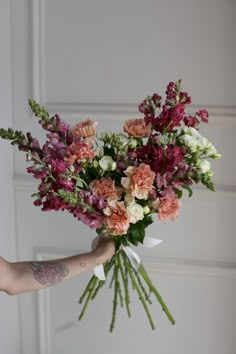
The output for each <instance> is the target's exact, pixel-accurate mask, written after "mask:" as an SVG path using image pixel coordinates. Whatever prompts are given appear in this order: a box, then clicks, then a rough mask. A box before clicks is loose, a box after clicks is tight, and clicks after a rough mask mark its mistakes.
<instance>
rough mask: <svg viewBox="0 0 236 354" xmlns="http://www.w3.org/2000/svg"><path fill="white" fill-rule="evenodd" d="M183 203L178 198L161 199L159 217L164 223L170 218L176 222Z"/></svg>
mask: <svg viewBox="0 0 236 354" xmlns="http://www.w3.org/2000/svg"><path fill="white" fill-rule="evenodd" d="M180 206H181V203H180V201H179V199H178V198H175V197H163V198H160V205H159V208H158V217H159V219H160V220H162V221H166V220H167V219H168V218H169V219H171V220H175V219H176V218H177V216H178V215H179V208H180Z"/></svg>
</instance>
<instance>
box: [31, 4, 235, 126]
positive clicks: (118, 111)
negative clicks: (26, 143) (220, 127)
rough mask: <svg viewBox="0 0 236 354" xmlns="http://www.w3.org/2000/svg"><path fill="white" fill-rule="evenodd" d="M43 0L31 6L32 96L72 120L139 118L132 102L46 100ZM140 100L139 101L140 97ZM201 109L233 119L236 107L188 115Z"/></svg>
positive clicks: (212, 107) (215, 107)
mask: <svg viewBox="0 0 236 354" xmlns="http://www.w3.org/2000/svg"><path fill="white" fill-rule="evenodd" d="M44 14H45V0H33V3H32V21H31V25H32V69H33V72H32V80H33V83H32V87H33V97H34V99H36V100H37V101H38V102H40V104H42V105H44V106H46V107H47V109H48V110H49V111H50V112H54V113H56V112H57V113H61V114H66V115H69V116H70V117H71V119H72V120H74V119H77V120H78V114H93V115H94V117H95V119H96V118H97V117H98V118H99V117H100V116H101V115H102V116H103V119H104V120H107V119H108V117H107V116H109V119H111V117H110V115H111V114H112V115H113V116H114V117H113V118H117V116H122V117H123V116H125V115H139V112H138V104H139V102H137V103H133V102H109V103H106V102H66V101H63V100H62V101H58V102H57V101H50V100H48V99H47V97H46V88H45V46H44V41H45V16H44ZM141 99H142V98H141ZM202 107H204V108H206V109H207V110H208V111H209V112H210V115H211V116H213V117H218V116H221V117H224V118H227V117H235V118H236V105H232V106H221V105H202V104H201V103H199V104H197V105H191V106H190V107H189V113H194V112H196V111H197V110H199V109H201V108H202Z"/></svg>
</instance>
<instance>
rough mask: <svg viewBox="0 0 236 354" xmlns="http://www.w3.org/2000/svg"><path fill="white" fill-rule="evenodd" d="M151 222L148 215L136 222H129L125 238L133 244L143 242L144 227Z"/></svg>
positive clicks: (136, 244)
mask: <svg viewBox="0 0 236 354" xmlns="http://www.w3.org/2000/svg"><path fill="white" fill-rule="evenodd" d="M152 222H153V220H152V217H151V216H150V215H147V216H145V218H144V219H143V220H140V221H138V222H137V223H136V224H131V225H130V227H129V230H128V232H127V239H128V241H129V242H130V243H132V244H133V245H134V246H138V243H143V240H144V237H145V228H146V227H148V225H150V224H151V223H152Z"/></svg>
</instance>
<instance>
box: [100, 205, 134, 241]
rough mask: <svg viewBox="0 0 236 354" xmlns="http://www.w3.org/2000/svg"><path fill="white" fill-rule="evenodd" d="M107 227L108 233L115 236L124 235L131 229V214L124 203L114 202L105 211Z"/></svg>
mask: <svg viewBox="0 0 236 354" xmlns="http://www.w3.org/2000/svg"><path fill="white" fill-rule="evenodd" d="M104 213H105V215H106V218H105V227H106V229H107V231H108V232H109V233H110V234H111V235H114V236H117V235H124V234H126V233H127V231H128V229H129V222H130V218H129V214H128V212H127V210H126V208H125V204H124V202H117V201H115V200H112V201H111V202H109V205H108V207H107V208H106V209H105V211H104Z"/></svg>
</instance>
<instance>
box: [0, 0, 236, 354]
mask: <svg viewBox="0 0 236 354" xmlns="http://www.w3.org/2000/svg"><path fill="white" fill-rule="evenodd" d="M235 6H236V5H235V2H234V1H232V0H226V1H225V0H224V1H223V0H209V1H204V0H200V1H195V0H188V1H187V0H177V1H164V0H148V1H141V0H138V1H134V0H129V1H124V0H120V1H119V2H117V1H113V0H112V1H108V0H101V1H95V0H88V1H86V2H85V1H75V0H67V1H63V0H32V1H30V0H21V1H15V0H12V31H13V37H12V57H11V61H12V65H13V76H12V78H13V85H12V88H13V93H14V95H13V108H14V111H13V118H14V122H13V125H14V127H15V128H17V129H19V128H21V129H22V130H24V131H27V130H29V131H32V132H33V134H34V135H35V136H38V137H39V138H40V140H42V139H43V132H41V131H39V129H38V126H37V123H36V121H35V120H34V119H32V116H31V114H30V112H29V109H28V107H27V100H28V98H29V97H34V98H36V99H38V100H39V101H40V102H41V103H42V104H45V105H46V106H48V108H49V110H50V112H52V113H55V112H57V113H62V114H63V118H64V119H66V120H68V121H69V122H71V123H72V124H74V123H75V122H76V121H78V120H81V119H84V118H87V117H90V118H92V119H94V120H97V121H98V122H99V129H100V130H104V129H112V130H119V129H120V128H121V126H122V122H123V121H124V120H125V119H126V118H130V117H134V116H139V113H138V112H137V105H138V103H139V102H140V100H142V99H143V97H144V96H145V95H147V94H150V93H153V92H154V91H158V92H160V93H162V94H164V91H165V87H166V84H167V83H168V82H169V81H170V80H176V79H178V78H183V79H184V88H185V90H186V91H188V92H189V93H190V94H191V96H192V99H193V102H194V104H195V106H194V107H193V108H191V110H195V109H196V110H197V109H199V108H201V107H206V108H208V109H209V112H210V115H211V119H210V123H209V125H208V126H206V127H205V128H204V129H203V132H204V133H205V135H206V136H208V137H209V138H210V139H211V140H212V142H214V144H215V145H216V146H217V148H219V150H220V152H221V153H222V155H223V157H222V159H221V160H220V161H217V162H216V163H215V166H214V169H215V171H216V183H217V186H218V192H216V193H210V192H208V191H205V190H203V189H200V188H198V189H197V190H196V192H195V194H194V197H193V198H192V199H188V198H187V197H186V198H184V201H183V208H182V210H181V215H180V217H179V219H178V220H177V221H176V222H174V223H171V222H169V223H167V224H163V223H160V222H158V221H157V222H155V224H153V225H152V226H151V227H150V228H149V230H148V233H149V235H150V236H151V235H155V236H157V237H158V238H161V239H163V241H164V242H163V243H162V244H161V245H160V246H159V247H157V248H155V249H153V250H150V251H148V252H147V251H146V250H145V249H143V248H140V249H139V253H140V254H141V255H142V257H143V259H144V260H145V262H146V264H147V268H148V269H149V270H150V273H151V275H152V278H153V280H154V281H155V283H156V284H157V285H158V287H159V289H160V291H161V293H162V294H163V296H164V298H165V299H166V301H167V303H168V304H169V306H170V307H171V309H172V311H173V313H174V315H175V317H176V320H177V323H176V326H174V327H171V325H169V323H168V321H167V320H166V319H165V316H164V315H163V314H162V313H161V311H160V310H158V309H157V308H156V307H154V310H153V311H154V313H155V317H156V318H157V321H156V323H157V331H155V332H151V330H150V329H149V327H148V324H147V323H146V322H145V321H146V320H145V318H144V314H143V313H142V309H141V307H140V308H139V307H137V306H136V305H137V301H135V300H134V301H133V318H132V319H131V320H130V321H128V320H127V319H126V316H124V315H121V314H118V321H117V331H115V333H114V334H113V335H112V336H111V335H110V334H108V332H107V329H108V322H109V320H110V315H111V313H110V311H111V301H112V299H111V294H110V293H106V292H103V295H101V296H100V297H99V299H98V300H97V301H96V304H97V306H96V305H95V304H93V307H92V308H91V309H89V311H88V314H87V317H86V319H85V321H84V322H82V323H76V324H75V323H74V321H75V320H76V318H77V313H78V312H79V306H78V305H77V299H78V296H79V294H80V292H81V290H82V289H83V286H84V285H85V283H86V281H87V279H88V277H89V275H88V274H86V275H83V276H81V277H80V278H78V279H74V280H71V281H69V282H66V283H65V284H61V285H59V286H57V287H55V288H50V289H49V290H46V291H41V292H39V293H38V294H25V295H22V296H20V298H19V299H20V323H21V328H20V329H21V332H20V334H21V340H22V350H21V354H32V353H37V354H54V353H57V354H64V353H69V354H73V353H77V352H80V353H83V354H87V353H88V354H91V353H95V354H99V353H106V352H110V351H111V348H112V353H114V354H116V352H117V353H118V352H119V353H120V351H121V350H122V352H123V353H125V354H126V353H128V352H137V354H138V353H142V352H144V351H147V350H148V351H150V352H151V351H153V352H160V353H162V354H167V353H168V354H169V353H171V352H175V353H176V354H185V353H190V354H198V353H202V354H222V353H225V354H235V347H236V342H235V336H234V328H235V325H236V323H235V314H236V308H235V305H234V298H235V295H236V289H235V287H236V283H235V282H236V280H235V262H236V254H235V249H236V247H235V246H236V244H235V235H234V230H235V226H236V225H235V210H236V209H235V207H236V205H235V200H236V198H235V181H236V169H235V162H234V161H235V158H234V151H235V148H236V146H235V140H234V135H233V134H234V131H235V124H236V105H235V98H236V97H235V90H234V82H235V79H236V76H235V75H236V71H235V70H234V65H235V59H236V47H235V34H236V33H235V31H236V26H235V21H234V14H235ZM8 25H9V24H8ZM8 40H9V41H10V39H8ZM10 123H11V122H9V124H10ZM4 146H5V145H4ZM8 152H9V150H8V151H7V153H8ZM14 162H15V163H14V174H15V189H16V231H17V234H16V236H17V245H18V248H17V254H18V259H32V258H38V259H42V258H43V259H45V258H47V257H57V256H59V255H67V254H68V255H69V254H74V253H77V252H80V251H83V250H87V249H89V247H90V241H91V239H92V238H93V235H94V233H93V231H91V230H89V229H88V228H86V227H85V226H84V225H82V224H80V223H78V221H77V220H75V219H74V218H73V217H72V216H71V215H69V214H66V213H55V212H51V213H41V211H40V209H39V208H35V207H33V205H32V200H31V199H30V194H31V193H32V192H33V191H34V190H35V186H36V184H35V182H33V181H32V180H31V179H30V176H26V174H25V167H26V163H25V161H24V156H23V154H22V153H19V152H18V151H15V160H14ZM9 188H10V187H9ZM5 225H6V223H5ZM68 230H69V231H68ZM107 304H109V306H108V305H107ZM26 314H27V316H26ZM91 339H92V340H91ZM4 354H13V353H11V352H8V353H4ZM14 354H16V353H15V352H14Z"/></svg>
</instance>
